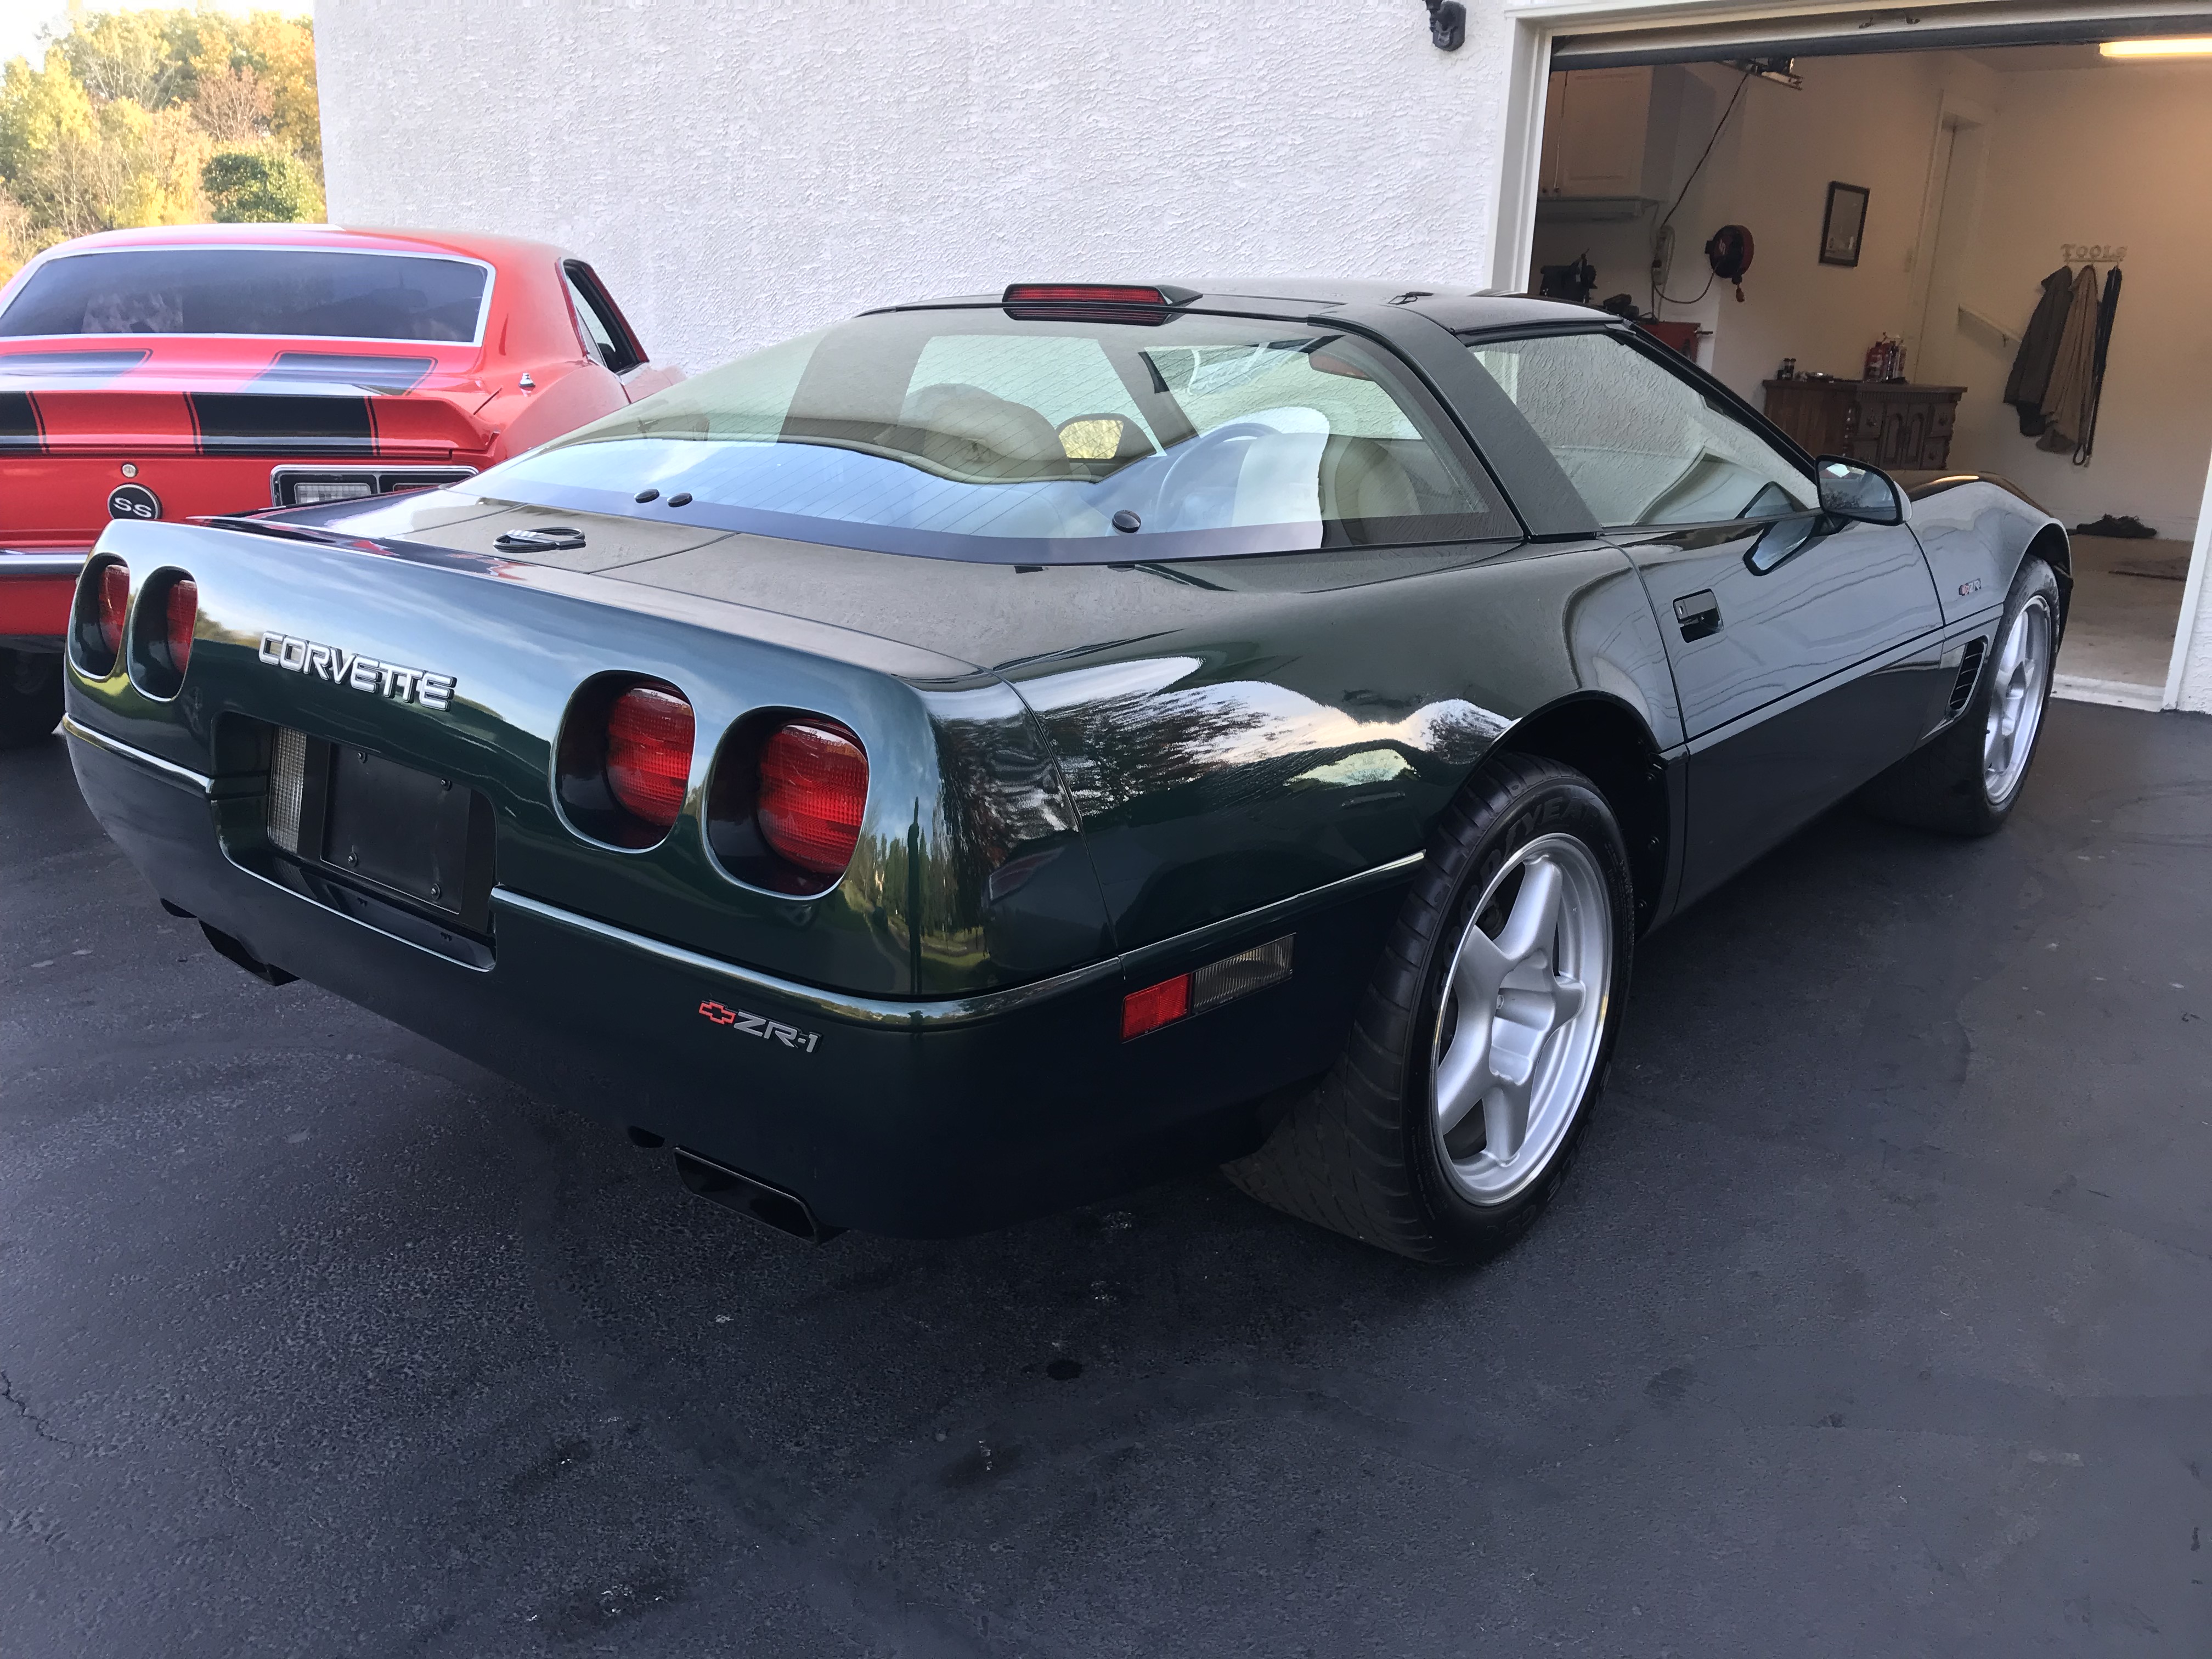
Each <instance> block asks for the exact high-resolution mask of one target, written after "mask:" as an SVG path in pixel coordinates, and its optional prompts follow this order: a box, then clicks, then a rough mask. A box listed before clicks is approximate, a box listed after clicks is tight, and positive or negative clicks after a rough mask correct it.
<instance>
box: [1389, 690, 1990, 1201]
mask: <svg viewBox="0 0 2212 1659" xmlns="http://www.w3.org/2000/svg"><path fill="white" fill-rule="evenodd" d="M2031 735H2032V734H2031ZM1612 975H1613V909H1612V906H1611V904H1610V902H1608V899H1607V889H1606V884H1605V878H1604V877H1603V875H1602V874H1601V872H1599V869H1598V866H1597V861H1596V860H1595V858H1593V857H1592V856H1591V854H1590V852H1589V848H1586V847H1584V846H1583V843H1582V842H1579V841H1577V840H1576V839H1575V838H1574V837H1573V836H1556V835H1554V836H1538V837H1537V838H1536V839H1535V840H1534V841H1532V842H1528V845H1526V846H1525V847H1522V848H1521V849H1520V850H1519V852H1518V853H1516V854H1515V855H1514V857H1513V858H1512V860H1510V862H1509V863H1507V864H1506V866H1504V868H1503V869H1501V870H1500V871H1499V872H1498V874H1497V876H1496V877H1495V878H1492V881H1491V883H1490V884H1489V886H1488V887H1487V888H1486V890H1484V892H1483V894H1482V896H1481V898H1480V900H1478V901H1477V902H1476V903H1475V906H1474V912H1473V914H1472V915H1470V916H1469V918H1468V924H1467V931H1466V932H1465V933H1463V934H1462V936H1461V939H1460V940H1459V943H1458V945H1457V946H1456V947H1455V951H1454V954H1453V957H1452V963H1451V969H1450V972H1449V975H1447V977H1446V979H1445V981H1444V988H1443V999H1442V1001H1441V1003H1440V1004H1439V1006H1438V1008H1437V1032H1436V1039H1435V1042H1434V1045H1433V1049H1432V1052H1431V1056H1430V1061H1429V1078H1430V1100H1431V1108H1432V1111H1431V1121H1432V1122H1433V1123H1434V1125H1435V1129H1436V1134H1437V1140H1438V1142H1439V1144H1440V1145H1441V1146H1442V1147H1443V1163H1444V1167H1445V1168H1446V1169H1447V1170H1449V1171H1450V1174H1451V1178H1452V1180H1453V1181H1454V1182H1455V1183H1456V1184H1457V1185H1458V1187H1459V1188H1460V1191H1461V1192H1462V1194H1464V1195H1465V1196H1466V1197H1467V1198H1468V1199H1469V1200H1473V1201H1474V1202H1475V1203H1477V1204H1484V1205H1488V1204H1502V1203H1504V1202H1505V1201H1506V1200H1509V1199H1510V1198H1512V1197H1513V1196H1514V1195H1515V1194H1517V1193H1519V1192H1521V1191H1522V1189H1523V1188H1526V1187H1527V1186H1528V1183H1529V1182H1532V1181H1534V1179H1535V1178H1536V1177H1537V1176H1539V1175H1541V1173H1542V1172H1543V1170H1544V1168H1545V1166H1546V1165H1547V1164H1549V1163H1550V1162H1551V1159H1552V1155H1553V1153H1554V1152H1557V1151H1558V1150H1559V1146H1560V1145H1561V1143H1562V1142H1564V1141H1565V1139H1566V1137H1567V1132H1568V1130H1569V1129H1570V1128H1571V1127H1573V1124H1574V1119H1575V1113H1576V1111H1577V1109H1579V1107H1580V1106H1581V1104H1582V1101H1583V1096H1584V1095H1585V1094H1586V1093H1587V1092H1588V1091H1589V1083H1590V1074H1591V1072H1592V1071H1593V1070H1594V1069H1595V1066H1596V1064H1597V1058H1598V1053H1599V1046H1600V1037H1601V1034H1602V1033H1603V1031H1604V1029H1605V1016H1606V999H1607V995H1608V994H1609V993H1610V991H1611V989H1612V986H1611V979H1612Z"/></svg>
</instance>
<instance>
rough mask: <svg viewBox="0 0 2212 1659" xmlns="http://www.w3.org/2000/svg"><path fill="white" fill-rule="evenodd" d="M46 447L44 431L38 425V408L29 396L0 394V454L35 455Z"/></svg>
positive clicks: (24, 394)
mask: <svg viewBox="0 0 2212 1659" xmlns="http://www.w3.org/2000/svg"><path fill="white" fill-rule="evenodd" d="M45 447H46V430H45V428H42V427H41V426H40V424H39V406H38V404H35V403H33V402H32V401H31V394H30V393H29V392H0V452H4V453H8V454H10V455H25V454H36V453H38V452H39V451H40V450H42V449H44V448H45Z"/></svg>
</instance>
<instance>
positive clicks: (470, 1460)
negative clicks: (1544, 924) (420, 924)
mask: <svg viewBox="0 0 2212 1659" xmlns="http://www.w3.org/2000/svg"><path fill="white" fill-rule="evenodd" d="M2208 808H2212V720H2205V719H2203V718H2198V717H2194V716H2184V715H2170V714H2169V715H2153V714H2138V713H2135V712H2131V711H2129V710H2125V709H2119V708H2098V707H2093V706H2088V705H2083V704H2061V705H2058V706H2056V707H2054V708H2053V709H2052V710H2051V726H2050V731H2049V737H2048V740H2047V742H2046V744H2045V752H2044V754H2043V756H2042V757H2041V760H2040V761H2039V764H2038V767H2037V769H2036V771H2035V774H2034V775H2033V777H2032V778H2031V780H2030V781H2029V784H2028V786H2027V797H2026V800H2025V803H2024V805H2023V807H2022V810H2021V814H2020V816H2019V817H2017V818H2016V819H2015V822H2014V823H2013V824H2012V826H2011V827H2010V828H2009V829H2008V831H2007V832H2006V833H2005V834H2003V835H2002V836H1998V837H1996V839H1994V840H1991V841H1988V842H1976V843H1960V842H1946V841H1941V840H1936V839H1931V838H1928V837H1925V836H1919V835H1915V834H1910V833H1907V832H1905V831H1902V830H1899V829H1891V828H1887V827H1884V826H1881V825H1878V824H1874V823H1868V822H1866V821H1864V820H1862V819H1860V818H1857V817H1851V816H1849V815H1838V816H1837V817H1832V818H1831V819H1829V820H1828V821H1826V822H1825V823H1821V824H1820V825H1818V826H1816V827H1815V828H1814V829H1812V830H1810V831H1809V832H1808V833H1807V834H1805V835H1803V836H1800V837H1799V838H1798V839H1797V840H1796V842H1793V843H1792V844H1790V846H1789V847H1787V848H1784V849H1783V850H1782V851H1780V852H1779V853H1778V854H1775V855H1773V856H1772V857H1770V858H1769V859H1768V860H1766V861H1765V863H1764V864H1763V865H1761V866H1759V868H1757V869H1756V870H1754V871H1753V872H1751V873H1750V874H1749V875H1747V877H1745V878H1742V879H1741V880H1739V881H1738V882H1737V883H1735V884H1734V885H1733V886H1732V887H1731V888H1729V890H1726V891H1724V892H1723V893H1722V894H1721V895H1720V896H1717V898H1715V899H1714V900H1712V901H1711V902H1708V903H1707V904H1706V905H1705V906H1704V907H1703V908H1701V909H1699V911H1698V912H1696V913H1694V914H1693V915H1691V916H1689V917H1687V918H1685V919H1684V920H1683V921H1680V922H1679V923H1677V924H1676V925H1675V926H1674V927H1672V928H1670V929H1668V931H1666V932H1664V933H1662V934H1660V935H1658V936H1657V937H1656V938H1654V939H1651V940H1650V941H1649V942H1648V944H1647V945H1645V947H1644V950H1643V952H1642V957H1641V960H1640V962H1639V963H1638V975H1637V988H1636V992H1635V995H1634V1000H1633V1002H1632V1007H1631V1010H1630V1024H1629V1028H1628V1030H1627V1034H1626V1039H1625V1040H1624V1042H1623V1043H1622V1045H1621V1048H1620V1060H1619V1064H1618V1065H1617V1066H1616V1068H1615V1071H1614V1084H1613V1091H1612V1094H1611V1097H1610V1098H1609V1100H1608V1103H1607V1106H1606V1107H1605V1109H1604V1110H1603V1113H1602V1115H1601V1117H1600V1118H1599V1119H1598V1120H1597V1121H1596V1122H1595V1125H1594V1128H1593V1133H1592V1135H1591V1137H1590V1139H1589V1144H1588V1146H1587V1147H1586V1150H1585V1152H1584V1156H1583V1161H1582V1163H1581V1164H1580V1166H1579V1168H1578V1169H1577V1171H1576V1173H1575V1174H1574V1176H1572V1178H1571V1180H1570V1181H1569V1182H1568V1183H1567V1186H1566V1188H1565V1192H1564V1194H1563V1195H1562V1201H1561V1202H1560V1204H1559V1206H1558V1208H1557V1209H1556V1210H1554V1212H1553V1213H1552V1214H1551V1216H1550V1217H1549V1218H1547V1220H1546V1221H1545V1222H1544V1223H1543V1224H1542V1225H1540V1226H1539V1227H1538V1228H1537V1230H1536V1231H1534V1234H1532V1235H1531V1236H1530V1237H1528V1239H1527V1240H1526V1241H1525V1242H1524V1243H1522V1247H1521V1248H1520V1249H1518V1250H1517V1251H1516V1252H1515V1253H1514V1254H1513V1255H1510V1256H1509V1257H1508V1258H1506V1259H1505V1260H1504V1261H1500V1262H1498V1263H1497V1264H1496V1265H1494V1266H1492V1267H1490V1268H1489V1269H1487V1270H1486V1271H1483V1272H1480V1273H1468V1274H1462V1275H1454V1274H1448V1273H1436V1272H1433V1271H1430V1270H1425V1269H1422V1268H1419V1267H1413V1266H1411V1265H1409V1264H1407V1263H1404V1262H1401V1261H1395V1260H1393V1259H1391V1258H1389V1257H1385V1256H1382V1255H1375V1254H1372V1253H1370V1252H1369V1251H1366V1250H1364V1249H1359V1248H1358V1247H1356V1246H1354V1245H1352V1244H1350V1243H1346V1242H1345V1241H1343V1240H1341V1239H1338V1238H1335V1237H1331V1236H1328V1235H1327V1234H1323V1233H1319V1232H1316V1231H1310V1230H1308V1229H1306V1228H1304V1227H1302V1226H1299V1225H1296V1224H1293V1223H1291V1222H1289V1221H1286V1220H1284V1219H1281V1218H1278V1217H1276V1216H1273V1215H1272V1214H1270V1213H1269V1212H1266V1211H1263V1210H1261V1209H1258V1208H1255V1207H1254V1206H1251V1205H1249V1204H1248V1203H1246V1202H1245V1201H1244V1200H1242V1199H1240V1198H1238V1197H1237V1196H1236V1195H1235V1194H1233V1193H1231V1191H1230V1190H1229V1189H1228V1188H1226V1187H1225V1186H1224V1185H1223V1184H1222V1183H1221V1182H1218V1180H1216V1179H1213V1178H1212V1177H1194V1178H1192V1179H1190V1180H1188V1181H1185V1182H1179V1183H1176V1184H1174V1185H1170V1186H1168V1187H1164V1188H1158V1189H1156V1190H1153V1191H1150V1192H1146V1193H1142V1194H1137V1195H1135V1196H1133V1197H1132V1198H1130V1199H1128V1200H1126V1201H1124V1202H1121V1203H1119V1204H1114V1205H1107V1206H1100V1207H1097V1208H1095V1209H1091V1210H1088V1211H1085V1212H1081V1213H1079V1214H1075V1215H1072V1216H1067V1217H1064V1218H1059V1219H1055V1220H1052V1221H1048V1222H1043V1223H1039V1224H1037V1225H1032V1226H1029V1227H1025V1228H1022V1229H1019V1230H1017V1231H1010V1232H1006V1233H1002V1234H1000V1235H997V1236H994V1237H986V1238H981V1239H975V1240H970V1241H968V1242H965V1243H952V1244H910V1243H891V1242H886V1241H882V1240H876V1239H870V1238H863V1237H845V1238H843V1239H841V1240H838V1241H837V1242H836V1243H832V1244H830V1245H828V1246H826V1247H822V1248H818V1249H817V1248H811V1247H807V1246H802V1245H799V1244H795V1243H792V1242H790V1241H788V1240H786V1239H784V1238H783V1237H780V1236H778V1235H775V1234H771V1233H769V1232H767V1231H763V1230H761V1229H758V1228H757V1227H753V1226H750V1225H747V1224H746V1223H744V1222H743V1221H741V1220H739V1219H738V1218H734V1217H732V1216H731V1215H729V1214H728V1213H726V1212H723V1211H720V1210H718V1209H715V1208H714V1207H713V1206H709V1205H708V1204H705V1203H703V1202H701V1201H699V1200H694V1199H690V1198H687V1197H685V1196H684V1195H683V1194H681V1193H680V1192H679V1191H678V1188H677V1186H676V1183H675V1181H674V1179H673V1177H672V1176H671V1174H670V1173H669V1170H668V1169H667V1167H666V1164H665V1160H664V1159H663V1158H660V1157H656V1156H655V1155H653V1154H649V1153H646V1152H637V1151H635V1150H633V1149H632V1148H631V1147H629V1146H628V1145H627V1144H626V1143H625V1142H624V1141H623V1138H622V1136H621V1135H620V1133H618V1132H617V1131H616V1130H615V1129H613V1128H611V1127H606V1126H604V1125H600V1124H598V1123H593V1122H588V1121H584V1120H581V1119H579V1118H575V1117H572V1116H569V1115H567V1114H565V1113H562V1112H560V1111H556V1110H552V1109H547V1108H545V1107H543V1106H540V1105H538V1104H537V1103H533V1102H532V1101H531V1100H529V1099H527V1098H525V1097H521V1096H520V1095H519V1094H518V1093H517V1092H516V1091H513V1090H512V1089H509V1088H507V1086H505V1085H502V1084H501V1083H499V1082H498V1081H496V1080H495V1079H492V1078H490V1077H489V1076H487V1075H486V1074H484V1073H481V1072H479V1071H477V1070H475V1069H473V1068H472V1067H471V1066H467V1065H465V1064H464V1063H463V1062H461V1061H459V1060H453V1059H451V1058H448V1057H447V1056H446V1055H445V1054H441V1053H440V1052H439V1051H437V1050H435V1049H434V1048H429V1047H428V1046H427V1045H426V1044H424V1043H422V1042H418V1041H416V1039H414V1038H412V1037H410V1036H407V1035H406V1034H404V1032H401V1031H398V1030H395V1029H393V1028H392V1027H391V1026H389V1025H386V1024H383V1023H381V1022H380V1021H379V1020H377V1019H374V1018H370V1017H368V1016H367V1015H365V1014H362V1013H360V1012H356V1011H355V1010H353V1009H351V1008H349V1007H348V1006H344V1005H343V1004H341V1003H339V1002H337V1001H336V1000H332V999H331V998H330V997H327V996H325V995H324V994H321V993H319V992H317V991H315V990H313V989H312V988H310V987H307V986H306V985H295V986H292V987H288V988H286V989H283V990H272V989H270V988H268V987H264V986H263V985H261V984H259V983H258V982H257V981H252V980H250V979H248V978H247V977H246V975H243V974H241V973H240V972H239V971H238V970H237V969H234V968H232V967H230V966H228V964H226V963H222V961H220V960H218V959H217V958H216V957H215V956H214V955H213V953H212V952H210V951H209V950H207V948H206V947H205V946H204V945H203V944H202V943H201V941H200V939H198V937H197V933H196V932H195V931H194V929H193V928H192V927H191V925H190V924H187V923H184V922H179V921H173V920H172V919H170V918H169V917H167V916H166V915H163V914H162V912H161V910H160V909H159V908H156V906H155V903H154V902H153V899H152V896H150V895H149V893H148V892H147V891H146V890H144V888H143V886H142V885H141V884H139V882H138V881H137V878H136V877H135V876H134V875H133V874H132V873H131V871H130V870H129V869H128V868H127V867H126V866H125V865H124V864H123V862H122V860H120V858H119V857H118V855H117V854H115V852H114V851H113V850H112V848H110V847H109V846H108V844H107V843H106V842H105V841H104V840H102V839H101V837H100V835H99V833H98V831H97V830H96V829H94V826H93V825H92V824H91V823H89V821H88V819H87V817H86V816H85V814H84V812H83V811H82V807H81V806H80V805H79V804H78V802H77V799H76V794H75V792H74V788H73V787H72V785H71V782H70V776H69V772H68V768H67V765H66V763H65V760H64V756H63V753H62V750H61V746H60V744H59V743H58V741H57V742H55V743H52V744H47V745H46V746H44V747H42V748H40V749H39V750H35V751H33V752H27V753H21V754H16V755H11V756H6V757H0V1652H4V1653H7V1654H10V1655H15V1654H21V1655H60V1654H69V1655H72V1656H109V1655H114V1656H132V1659H137V1656H143V1655H147V1654H154V1653H159V1654H162V1655H165V1656H187V1655H192V1656H197V1655H209V1656H216V1655H222V1656H229V1655H235V1654H239V1653H243V1652H248V1651H252V1652H267V1653H272V1654H286V1655H290V1654H306V1653H333V1654H335V1653H345V1654H356V1655H383V1654H401V1653H405V1654H422V1655H434V1656H453V1659H483V1656H495V1655H506V1654H536V1653H540V1652H546V1651H556V1650H557V1651H575V1652H585V1651H588V1652H592V1653H611V1654H623V1655H630V1654H635V1655H647V1654H651V1655H709V1654H712V1655H730V1654H744V1655H770V1656H781V1655H793V1656H808V1659H813V1656H836V1655H860V1654H891V1653H896V1654H901V1655H910V1656H911V1655H921V1656H939V1655H943V1656H952V1655H959V1656H968V1655H1004V1656H1012V1655H1024V1656H1030V1655H1045V1656H1050V1655H1084V1656H1091V1655H1133V1656H1135V1655H1141V1656H1148V1659H1149V1656H1156V1655H1159V1654H1163V1653H1173V1654H1179V1655H1194V1656H1208V1659H1210V1656H1214V1655H1228V1654H1243V1653H1249V1654H1255V1655H1267V1656H1290V1655H1318V1656H1331V1659H1334V1656H1340V1655H1362V1656H1365V1655H1371V1656H1377V1659H1383V1656H1388V1659H1401V1656H1409V1655H1453V1656H1457V1655H1462V1654H1468V1653H1476V1652H1480V1653H1490V1654H1498V1655H1511V1656H1519V1655H1526V1654H1534V1653H1540V1652H1550V1651H1553V1650H1560V1651H1566V1652H1573V1653H1586V1654H1593V1655H1636V1656H1658V1655H1665V1654H1680V1655H1685V1656H1688V1655H1694V1656H1698V1659H1711V1656H1721V1655H1746V1656H1754V1655H1755V1656H1762V1659H1771V1656H1775V1655H1782V1654H1787V1655H1791V1656H1804V1655H1838V1656H1842V1655H1851V1656H1864V1655H1869V1654H1880V1655H1883V1656H1907V1655H1942V1656H1959V1655H1975V1656H1990V1659H2019V1656H2022V1655H2027V1654H2053V1655H2058V1654H2063V1655H2068V1656H2081V1655H2106V1654H2112V1655H2136V1654H2154V1653H2155V1654H2174V1655H2177V1656H2179V1655H2190V1656H2197V1655H2201V1654H2203V1653H2205V1652H2206V1651H2207V1650H2208V1649H2212V1589H2208V1587H2207V1581H2208V1580H2212V1551H2208V1550H2207V1549H2206V1548H2205V1547H2204V1546H2205V1544H2206V1542H2207V1538H2208V1534H2212V1381H2209V1380H2208V1379H2212V1319H2208V1316H2207V1310H2208V1309H2212V1197H2209V1196H2208V1185H2207V1181H2206V1172H2207V1170H2212V1087H2208V1082H2207V1079H2208V1075H2212V1066H2208V1060H2212V1035H2209V1034H2212V1019H2208V1018H2205V1016H2207V1015H2212V994H2208V987H2212V874H2209V873H2208V871H2212V862H2208V859H2207V852H2208V846H2212V828H2208V825H2212V812H2208Z"/></svg>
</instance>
